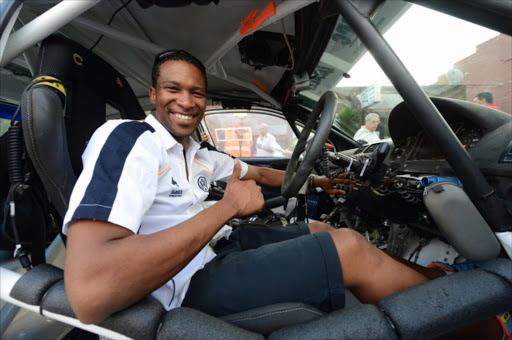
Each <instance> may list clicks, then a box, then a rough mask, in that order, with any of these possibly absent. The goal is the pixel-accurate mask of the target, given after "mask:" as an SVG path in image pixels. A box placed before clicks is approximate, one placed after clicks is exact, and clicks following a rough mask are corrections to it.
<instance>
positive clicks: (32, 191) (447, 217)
mask: <svg viewBox="0 0 512 340" xmlns="http://www.w3.org/2000/svg"><path fill="white" fill-rule="evenodd" d="M0 6H1V7H0V10H1V11H0V14H1V17H0V26H1V30H2V36H1V40H0V67H1V72H0V84H1V86H0V110H1V111H0V135H1V146H2V149H1V157H2V166H1V168H2V172H1V173H0V194H1V195H0V197H1V203H2V206H3V207H4V209H1V210H2V215H0V216H1V219H0V220H2V228H1V230H2V240H1V242H0V246H1V247H0V249H1V256H2V257H1V296H0V297H1V300H2V311H1V313H0V314H1V319H2V322H1V329H0V334H2V335H1V336H2V338H6V339H7V338H8V339H21V338H24V339H26V338H33V339H36V338H58V339H71V338H75V337H77V336H92V337H95V336H101V337H106V338H115V339H118V338H144V339H148V338H167V337H170V338H215V339H218V338H255V339H256V338H258V339H260V338H267V337H268V338H271V339H276V338H280V339H301V338H303V339H312V338H318V339H323V338H325V339H327V338H329V339H332V338H339V339H360V338H367V339H382V338H390V339H391V338H393V339H417V338H436V337H440V336H443V335H445V334H446V333H449V332H450V331H453V330H454V329H457V328H460V327H464V326H467V325H469V324H472V323H475V322H477V321H481V320H484V319H488V318H490V317H493V316H494V315H498V314H501V313H504V312H508V311H510V310H512V261H511V258H512V98H511V93H512V55H511V53H512V52H511V48H510V46H511V45H512V38H511V34H512V26H511V25H510V22H511V21H512V3H511V2H510V1H494V2H485V3H484V2H482V1H479V0H465V1H423V0H410V1H399V0H387V1H386V0H320V1H317V0H293V1H290V0H271V1H270V2H268V1H266V0H265V1H229V0H136V1H132V0H126V1H97V0H84V1H39V2H36V1H14V0H13V1H2V3H1V5H0ZM168 48H179V49H184V50H187V51H189V52H191V53H192V54H194V55H195V56H197V57H198V58H199V59H200V60H201V61H203V63H204V64H205V67H206V70H207V82H208V92H207V100H208V105H209V108H208V110H207V111H206V114H205V117H204V120H203V122H202V123H201V125H200V126H199V128H198V130H197V131H196V134H195V135H194V136H193V137H194V138H195V139H196V140H197V141H200V139H201V137H200V133H201V132H206V133H207V134H208V135H209V137H210V140H209V142H210V143H211V145H212V147H215V148H217V149H218V150H220V151H225V152H228V150H226V141H231V140H232V139H231V138H227V137H226V134H229V135H234V132H235V130H236V129H241V130H243V131H244V132H246V134H245V137H243V138H242V137H241V138H242V139H241V141H242V142H243V141H244V140H245V141H247V142H251V143H250V148H251V151H250V154H245V155H237V157H239V158H240V159H242V160H243V161H245V162H247V163H249V164H252V165H256V166H264V167H271V168H276V169H281V170H286V172H287V175H288V179H289V180H287V181H285V184H283V187H282V188H280V189H275V188H263V193H264V196H265V199H266V209H265V211H266V214H265V215H259V216H253V217H250V218H248V219H251V218H252V219H258V220H259V221H262V220H263V221H264V220H265V219H267V220H268V219H269V218H273V219H275V218H277V219H280V218H284V219H286V220H287V221H288V222H290V221H296V220H308V221H324V222H327V223H329V224H331V225H332V226H334V227H335V228H351V229H354V230H356V231H358V232H360V233H361V234H362V235H364V236H365V237H366V238H367V239H368V241H370V242H371V243H372V244H374V245H375V246H376V247H378V248H381V249H384V250H386V251H387V252H389V253H391V254H394V255H396V256H399V257H402V258H404V259H406V260H409V261H412V262H414V263H416V264H419V265H421V266H427V265H429V264H430V263H431V262H434V261H442V262H446V263H449V264H457V263H462V262H464V261H466V260H468V259H469V260H473V261H478V262H482V263H483V264H482V266H481V268H480V269H478V270H473V271H464V272H460V273H455V274H453V275H449V276H446V277H443V278H440V279H436V280H433V281H430V282H427V283H425V284H422V285H419V286H416V287H414V288H412V289H409V290H405V291H402V292H398V293H396V294H393V295H391V296H390V297H388V298H386V299H385V300H384V301H383V302H382V303H381V304H380V305H379V307H375V306H370V305H365V304H361V303H360V302H358V301H354V302H351V303H348V304H347V307H346V308H345V309H344V310H341V311H338V312H334V313H332V314H330V315H327V316H324V315H321V313H319V312H318V311H317V310H316V309H314V308H312V307H309V306H303V305H301V306H299V307H297V305H294V304H293V301H291V303H292V304H291V305H279V306H267V307H266V308H262V309H258V310H251V311H247V312H244V313H241V314H240V315H230V316H226V317H222V318H214V317H212V316H209V315H207V314H204V313H202V312H199V311H196V310H190V309H187V308H181V307H180V308H176V309H174V310H171V311H169V312H165V311H164V310H163V309H162V307H161V306H160V305H159V304H158V302H156V303H155V301H153V300H148V299H146V300H142V301H141V302H139V303H137V304H135V305H134V306H132V307H130V308H128V309H126V310H124V311H121V312H120V313H117V314H115V315H113V316H111V317H109V318H108V319H106V320H105V321H103V322H101V323H99V324H95V325H84V324H82V323H81V322H79V321H78V320H77V319H76V317H75V315H74V313H73V311H72V310H71V307H70V306H69V303H68V302H67V297H66V294H65V291H64V284H63V280H62V277H63V272H62V269H61V268H63V263H64V258H65V245H64V242H63V239H62V237H61V235H60V234H59V230H60V227H61V223H62V219H63V215H64V213H65V211H66V208H67V200H68V199H69V195H70V192H71V189H72V187H73V184H74V182H75V180H76V178H77V176H78V175H79V173H80V171H81V158H80V156H81V153H82V152H83V150H84V149H85V146H86V144H87V142H88V139H89V138H90V136H91V134H92V132H93V131H94V130H95V129H96V128H97V127H99V126H100V125H101V124H102V123H104V122H105V121H106V120H108V119H117V118H123V119H143V118H144V117H145V116H146V115H149V114H152V113H153V110H154V109H155V108H154V106H153V105H152V104H151V102H150V100H149V93H148V88H149V87H150V86H151V66H152V63H153V59H154V57H155V55H156V54H157V53H159V52H161V51H162V50H165V49H168ZM34 78H35V79H36V80H35V81H33V79H34ZM34 88H45V89H46V90H45V91H41V94H40V95H39V94H37V95H32V92H30V90H31V89H34ZM481 93H490V94H491V95H492V100H491V102H489V100H486V101H485V102H483V104H482V100H481V99H479V96H480V94H481ZM27 94H30V96H28V95H27ZM486 96H487V95H486ZM487 98H489V97H488V96H487ZM59 99H60V100H59ZM486 104H487V105H486ZM489 104H494V106H492V105H489ZM376 116H377V117H378V118H379V119H378V121H379V123H378V126H377V127H376V130H375V135H376V136H378V141H375V142H371V143H367V142H366V141H365V140H356V139H354V135H355V133H356V131H358V130H359V129H360V128H362V126H365V123H366V122H367V121H369V120H370V119H371V118H372V117H376ZM368 117H370V119H367V118H368ZM235 121H236V122H235ZM263 123H265V124H266V126H267V128H268V133H270V134H271V135H273V136H274V138H275V140H276V144H275V148H274V150H273V151H272V152H270V153H267V154H265V155H264V156H262V154H258V150H257V139H258V136H259V135H260V133H261V132H260V127H261V125H262V124H263ZM249 132H250V134H249ZM371 132H372V133H373V130H372V131H371ZM244 138H245V139H244ZM247 145H249V143H247ZM228 153H229V152H228ZM293 173H296V176H293ZM311 173H314V174H321V175H325V176H328V177H331V178H333V177H336V176H338V175H340V174H342V173H345V174H346V176H348V177H350V178H352V179H353V180H354V182H355V184H354V185H353V186H346V187H344V190H345V191H346V192H347V194H346V195H340V196H335V195H328V194H326V193H325V192H322V191H320V190H319V191H316V192H307V191H306V190H305V187H304V183H305V182H306V180H307V178H308V177H309V175H310V174H311ZM292 177H293V178H292ZM224 188H225V183H214V184H213V185H212V187H211V188H210V196H209V200H208V201H207V202H206V204H209V205H211V204H215V201H216V200H218V199H220V198H221V197H222V194H223V189H224ZM11 202H14V203H11ZM269 216H270V217H269ZM232 222H233V225H234V226H235V227H236V225H237V224H238V223H240V222H241V221H240V220H235V221H232ZM301 251H304V252H307V249H303V250H301ZM13 254H14V257H13ZM348 294H349V293H348ZM347 299H348V298H347ZM276 315H280V317H277V316H276ZM82 330H84V331H86V332H88V333H83V331H82Z"/></svg>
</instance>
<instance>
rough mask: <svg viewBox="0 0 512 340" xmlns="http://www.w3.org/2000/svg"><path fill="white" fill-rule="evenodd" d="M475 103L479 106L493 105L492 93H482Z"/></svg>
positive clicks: (474, 100) (478, 95) (477, 96)
mask: <svg viewBox="0 0 512 340" xmlns="http://www.w3.org/2000/svg"><path fill="white" fill-rule="evenodd" d="M473 102H475V103H477V104H482V105H487V104H492V103H493V102H494V98H493V96H492V93H490V92H480V93H479V94H477V95H476V96H475V98H473Z"/></svg>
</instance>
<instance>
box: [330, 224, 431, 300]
mask: <svg viewBox="0 0 512 340" xmlns="http://www.w3.org/2000/svg"><path fill="white" fill-rule="evenodd" d="M330 234H331V237H332V239H333V241H334V245H335V246H336V249H337V251H338V256H339V259H340V262H341V268H342V270H343V279H344V281H345V287H346V288H350V290H351V291H352V292H353V293H354V294H355V295H356V296H357V297H358V298H359V300H361V301H362V302H364V303H371V304H375V305H376V304H378V303H379V302H380V301H381V300H382V299H383V298H384V297H386V296H388V295H390V294H392V293H395V292H397V291H400V290H402V289H405V288H408V287H412V286H415V285H417V284H420V283H423V282H426V281H428V278H427V277H426V276H424V275H422V274H420V273H419V272H417V271H415V270H413V269H412V268H410V267H408V266H406V265H404V264H402V263H400V262H398V261H395V260H394V259H393V258H391V257H390V256H389V255H387V254H386V253H384V252H383V251H382V250H380V249H379V248H377V247H375V246H374V245H372V244H371V243H369V242H368V241H367V240H366V239H365V238H364V237H363V236H362V235H361V234H359V233H358V232H356V231H354V230H352V229H346V228H342V229H333V230H331V231H330Z"/></svg>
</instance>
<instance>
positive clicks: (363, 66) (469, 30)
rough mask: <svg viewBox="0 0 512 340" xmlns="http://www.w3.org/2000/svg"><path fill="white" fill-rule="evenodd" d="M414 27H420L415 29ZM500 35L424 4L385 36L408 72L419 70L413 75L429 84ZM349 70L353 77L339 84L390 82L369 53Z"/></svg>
mask: <svg viewBox="0 0 512 340" xmlns="http://www.w3.org/2000/svg"><path fill="white" fill-rule="evenodd" d="M432 23H435V24H432ZM415 27H418V28H421V29H413V28H415ZM498 34H499V33H498V32H496V31H492V30H489V29H485V28H482V27H480V26H477V25H474V24H471V23H468V22H466V21H463V20H459V19H456V20H454V18H453V17H450V16H447V15H445V14H442V13H439V12H436V11H432V10H429V9H426V8H423V7H421V6H413V7H411V8H410V9H409V10H408V11H407V12H406V13H405V14H404V15H403V16H402V17H401V18H400V19H399V21H397V22H396V23H395V25H393V26H392V27H391V28H390V29H389V30H388V31H387V32H386V33H385V34H384V37H385V38H386V40H387V41H388V43H389V44H390V45H391V47H392V48H393V49H394V51H395V53H396V54H397V55H398V56H399V57H400V59H401V60H402V62H403V63H404V64H405V66H406V67H407V68H408V69H409V71H411V72H413V71H412V70H416V71H417V72H413V73H412V75H413V77H414V78H415V79H416V80H417V81H418V83H419V84H420V85H430V84H433V83H435V82H436V81H437V77H438V76H440V75H442V74H445V73H446V72H448V70H450V69H451V68H452V67H453V65H454V64H455V63H456V62H457V61H459V60H461V59H463V58H465V57H467V56H469V55H471V54H473V53H474V52H475V48H476V45H478V44H480V43H482V42H484V41H487V40H489V39H491V38H493V37H495V36H497V35H498ZM440 37H441V38H440ZM428 46H436V49H440V51H442V52H441V53H438V52H436V53H432V51H430V50H429V49H428ZM349 73H350V75H352V77H351V78H348V79H343V80H342V81H341V82H340V84H339V86H368V85H372V84H375V83H377V84H378V85H381V86H383V85H391V83H390V82H389V80H388V79H387V77H386V76H385V74H384V73H383V72H382V71H381V69H380V67H379V66H378V65H377V63H376V62H375V61H374V59H373V57H372V56H371V55H370V54H369V53H366V54H365V55H364V56H363V57H362V58H361V60H359V63H358V64H356V65H355V66H354V67H353V68H352V70H350V72H349Z"/></svg>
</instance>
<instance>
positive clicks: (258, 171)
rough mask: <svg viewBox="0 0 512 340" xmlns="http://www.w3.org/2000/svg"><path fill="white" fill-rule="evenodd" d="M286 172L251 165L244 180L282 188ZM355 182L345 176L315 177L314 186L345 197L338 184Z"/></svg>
mask: <svg viewBox="0 0 512 340" xmlns="http://www.w3.org/2000/svg"><path fill="white" fill-rule="evenodd" d="M284 175H285V172H284V171H282V170H277V169H272V168H265V167H257V166H252V165H249V166H248V169H247V173H246V174H245V176H244V177H243V178H242V179H243V180H249V179H250V180H253V181H255V182H256V183H257V184H259V185H268V186H272V187H278V186H281V184H282V183H283V180H284ZM352 183H353V181H352V180H350V179H347V178H345V176H344V175H343V174H341V175H339V176H338V177H336V178H334V179H330V178H327V177H325V176H314V181H313V185H314V186H315V187H318V188H322V190H324V191H325V192H326V193H328V194H333V195H344V194H346V192H345V191H343V190H340V189H337V188H336V184H352Z"/></svg>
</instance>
